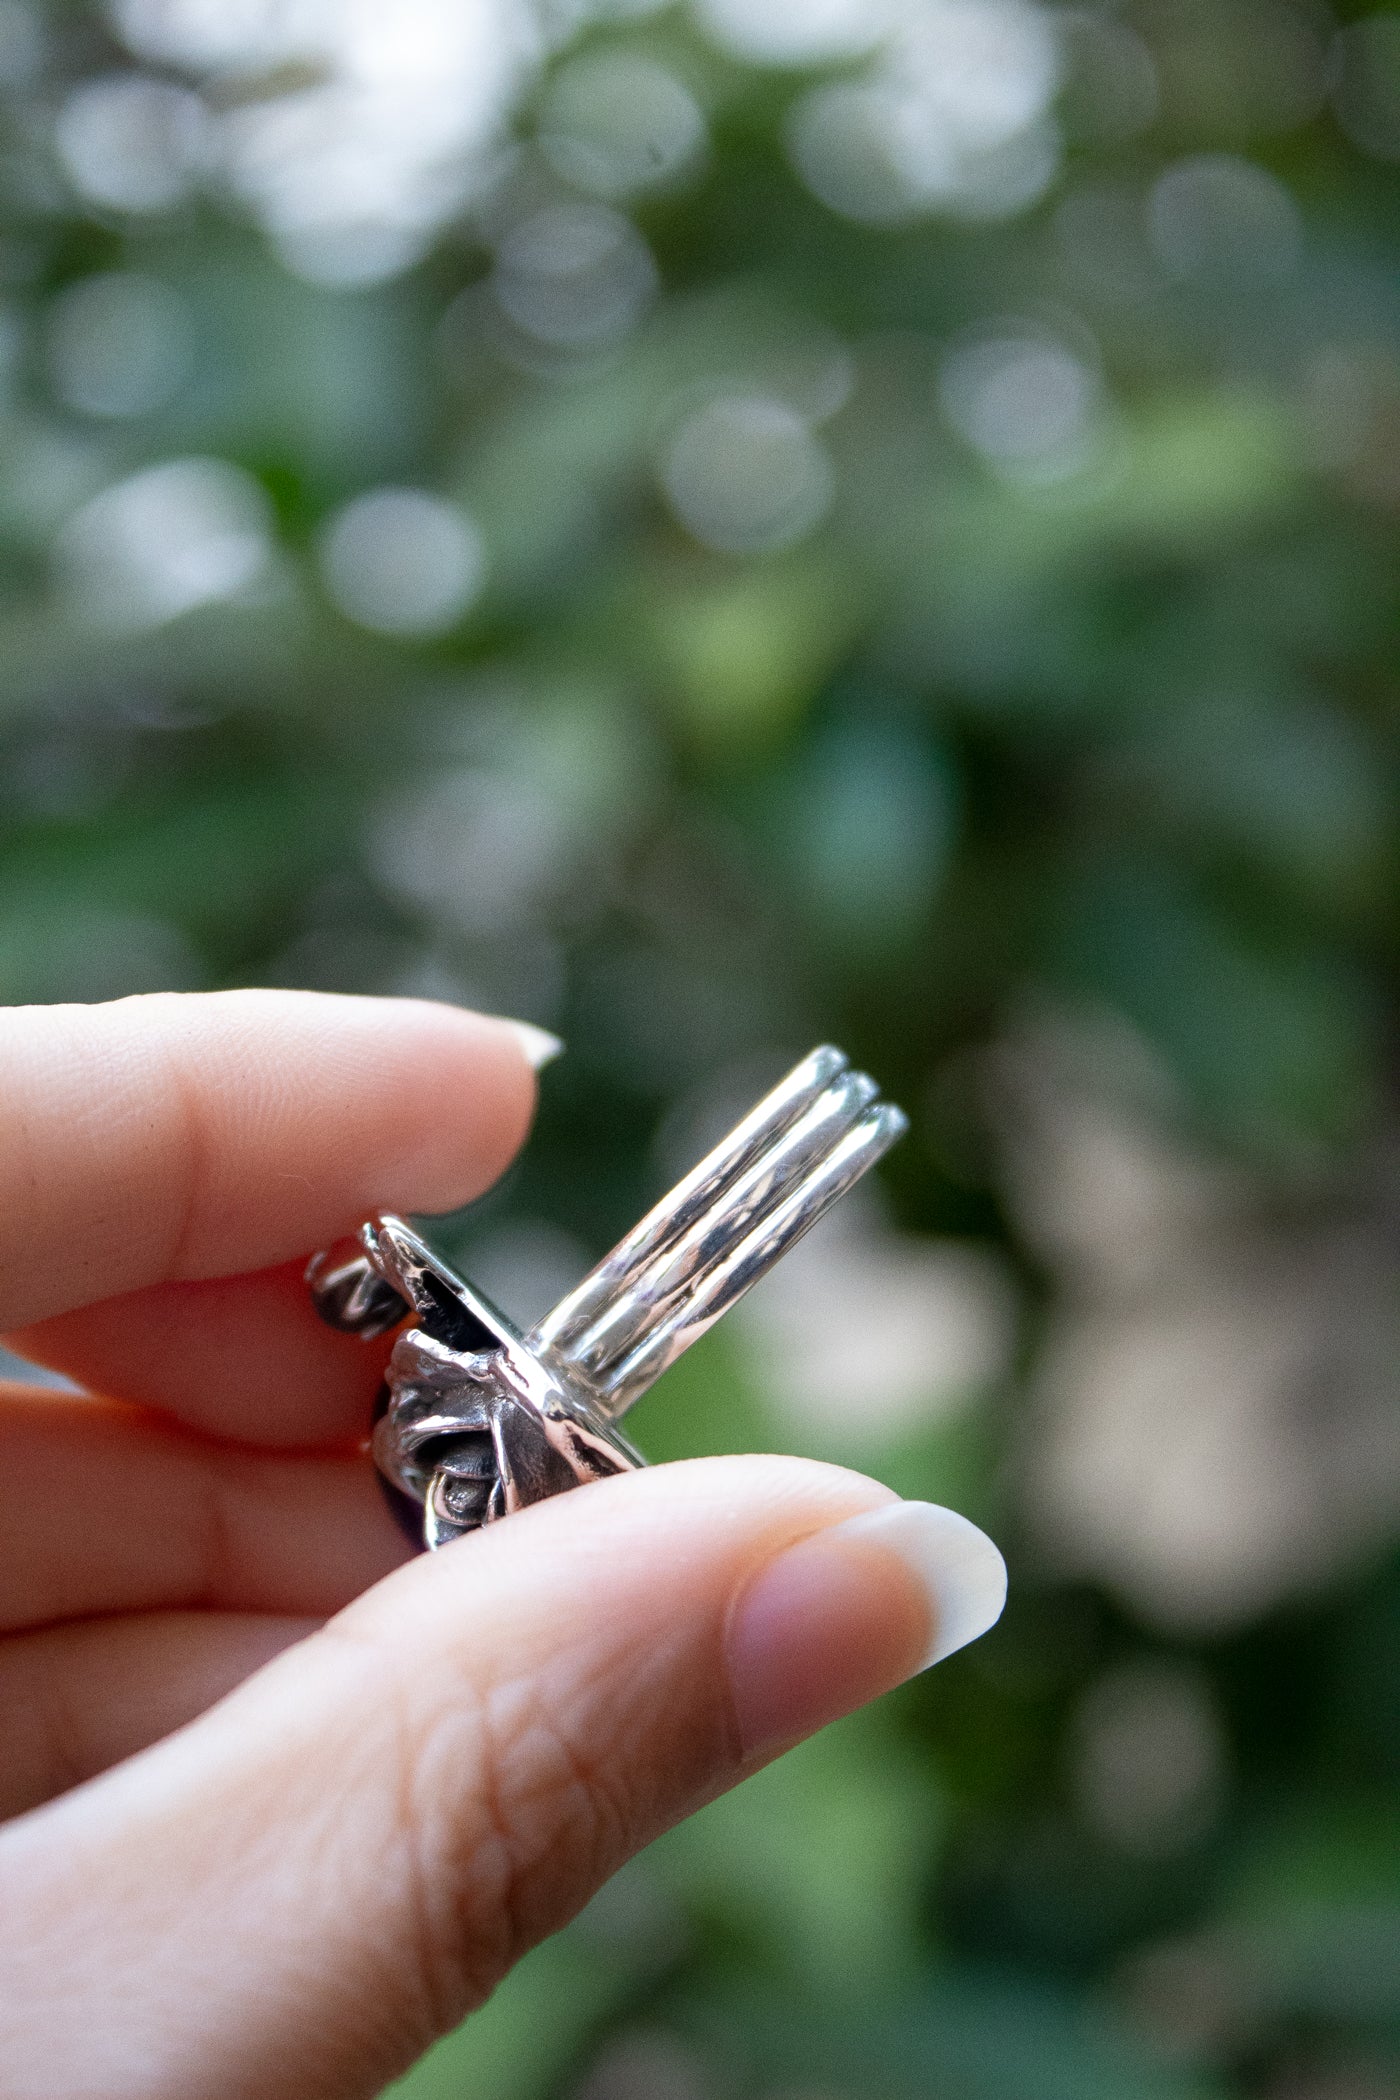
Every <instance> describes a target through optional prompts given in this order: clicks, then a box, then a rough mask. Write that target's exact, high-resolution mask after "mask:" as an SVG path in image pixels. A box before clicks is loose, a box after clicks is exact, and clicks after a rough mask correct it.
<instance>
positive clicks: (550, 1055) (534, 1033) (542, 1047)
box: [506, 1021, 564, 1072]
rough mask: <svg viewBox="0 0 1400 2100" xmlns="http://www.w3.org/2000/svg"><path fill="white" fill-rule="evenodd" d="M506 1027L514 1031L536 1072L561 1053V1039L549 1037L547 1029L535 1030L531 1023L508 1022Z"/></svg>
mask: <svg viewBox="0 0 1400 2100" xmlns="http://www.w3.org/2000/svg"><path fill="white" fill-rule="evenodd" d="M506 1026H507V1027H508V1028H513V1029H514V1030H515V1032H516V1034H517V1036H518V1037H519V1038H520V1047H521V1049H522V1050H523V1051H524V1052H525V1055H526V1058H527V1059H528V1060H529V1062H530V1064H532V1065H533V1066H534V1068H535V1070H536V1071H537V1072H542V1071H543V1070H544V1068H545V1066H546V1065H552V1064H553V1062H554V1060H555V1058H556V1057H558V1056H560V1055H561V1054H562V1052H563V1048H564V1043H563V1039H562V1037H560V1036H557V1035H551V1034H550V1032H549V1030H548V1029H547V1028H537V1027H536V1026H535V1024H534V1022H533V1021H508V1022H507V1023H506Z"/></svg>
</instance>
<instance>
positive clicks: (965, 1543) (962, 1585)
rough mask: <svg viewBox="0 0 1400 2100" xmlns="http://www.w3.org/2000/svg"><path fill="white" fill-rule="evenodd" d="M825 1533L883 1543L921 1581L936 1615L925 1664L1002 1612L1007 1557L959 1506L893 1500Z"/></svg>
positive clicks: (949, 1651)
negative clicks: (963, 1515)
mask: <svg viewBox="0 0 1400 2100" xmlns="http://www.w3.org/2000/svg"><path fill="white" fill-rule="evenodd" d="M826 1536H827V1537H828V1538H849V1539H861V1540H868V1541H869V1543H870V1544H871V1545H872V1546H882V1547H883V1548H884V1549H885V1550H886V1551H887V1552H889V1553H894V1554H897V1555H898V1557H899V1559H900V1560H902V1561H903V1563H904V1565H905V1567H906V1568H908V1570H909V1572H910V1573H911V1575H914V1576H916V1577H917V1578H918V1580H919V1581H920V1582H921V1583H922V1584H923V1587H924V1589H925V1590H926V1591H927V1593H928V1600H929V1605H930V1609H931V1611H932V1616H933V1640H932V1644H931V1646H930V1648H929V1651H928V1654H927V1655H926V1656H925V1657H924V1660H923V1664H922V1667H923V1668H924V1669H928V1667H929V1666H930V1664H932V1663H937V1662H942V1661H943V1659H944V1657H945V1656H947V1655H952V1654H954V1653H956V1651H957V1650H958V1649H959V1648H965V1647H966V1646H967V1644H968V1642H969V1641H975V1640H976V1639H977V1638H978V1636H979V1635H980V1634H984V1633H985V1632H986V1631H987V1629H988V1627H989V1626H995V1624H996V1622H997V1620H998V1619H999V1618H1000V1617H1001V1610H1002V1606H1003V1605H1004V1604H1005V1602H1006V1562H1005V1561H1004V1560H1003V1559H1002V1557H1001V1555H1000V1553H999V1552H998V1551H997V1549H996V1547H995V1546H994V1545H993V1544H992V1541H991V1540H990V1539H989V1538H988V1537H987V1534H986V1532H985V1531H979V1530H978V1528H977V1526H976V1525H975V1524H971V1523H969V1522H968V1520H967V1518H966V1517H960V1516H959V1515H958V1512H957V1511H956V1510H955V1509H944V1508H942V1507H941V1505H940V1504H938V1503H936V1502H891V1503H888V1504H887V1505H886V1506H885V1507H884V1508H883V1509H872V1510H867V1511H866V1513H865V1514H864V1515H863V1516H859V1517H848V1518H847V1519H846V1521H845V1523H844V1524H840V1525H838V1526H836V1527H835V1529H834V1530H833V1531H830V1532H828V1533H827V1534H826Z"/></svg>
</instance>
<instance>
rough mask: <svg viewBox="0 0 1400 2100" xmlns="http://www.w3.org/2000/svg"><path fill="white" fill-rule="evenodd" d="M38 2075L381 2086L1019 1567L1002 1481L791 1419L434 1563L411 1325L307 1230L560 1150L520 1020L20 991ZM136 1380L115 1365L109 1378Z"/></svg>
mask: <svg viewBox="0 0 1400 2100" xmlns="http://www.w3.org/2000/svg"><path fill="white" fill-rule="evenodd" d="M0 1101H3V1103H4V1114H3V1122H2V1123H0V1325H3V1326H4V1327H6V1328H8V1329H10V1330H11V1333H10V1336H9V1339H10V1341H11V1343H12V1345H13V1346H14V1347H15V1348H16V1349H18V1350H19V1351H21V1352H22V1353H23V1354H24V1355H25V1356H27V1357H30V1358H31V1359H35V1360H38V1361H41V1362H44V1363H47V1364H50V1365H53V1366H55V1367H57V1368H58V1369H60V1370H62V1371H65V1372H67V1373H68V1374H69V1375H70V1376H71V1377H72V1378H74V1379H75V1380H76V1381H77V1382H78V1383H80V1384H81V1385H82V1386H83V1387H84V1389H85V1394H84V1396H82V1397H75V1396H73V1395H71V1394H65V1393H61V1392H54V1391H52V1390H45V1389H41V1388H31V1387H27V1386H17V1385H10V1386H4V1387H0V1481H2V1482H3V1486H0V1514H2V1515H3V1537H4V1542H5V1543H4V1557H3V1565H2V1566H0V1614H2V1615H3V1616H0V1632H3V1635H4V1638H3V1640H2V1641H0V1752H2V1753H3V1754H2V1755H0V1789H3V1797H4V1806H5V1809H6V1810H7V1812H9V1813H10V1814H11V1815H12V1816H14V1820H13V1821H11V1822H9V1823H8V1824H7V1825H6V1826H5V1828H4V1829H3V1830H0V2065H3V2078H0V2083H2V2084H3V2090H4V2092H5V2094H6V2096H7V2100H79V2096H82V2100H255V2096H256V2100H266V2096H268V2095H270V2094H276V2095H277V2096H278V2100H311V2096H316V2100H351V2096H359V2095H369V2094H373V2093H375V2092H377V2091H378V2090H379V2089H380V2087H381V2086H382V2085H384V2084H385V2083H386V2082H387V2081H388V2080H389V2079H391V2078H393V2077H394V2076H396V2075H397V2074H398V2073H399V2072H401V2071H402V2070H403V2069H404V2068H405V2066H406V2065H408V2064H409V2063H410V2062H411V2061H412V2060H413V2058H414V2057H415V2056H416V2055H417V2054H418V2053H419V2052H420V2051H421V2050H423V2049H424V2048H426V2047H427V2045H428V2044H429V2043H430V2042H431V2041H433V2040H434V2039H435V2038H436V2037H437V2036H438V2035H439V2034H441V2033H442V2032H444V2031H445V2030H446V2029H447V2028H449V2027H451V2026H452V2025H454V2024H455V2023H456V2022H457V2021H458V2020H460V2019H461V2017H462V2016H463V2014H464V2013H466V2012H467V2011H469V2010H470V2009H471V2008H472V2007H473V2006H475V2005H477V2004H479V2003H480V2002H481V2001H482V1999H483V1998H485V1997H486V1996H487V1994H488V1993H489V1992H490V1991H491V1989H492V1988H493V1986H494V1985H495V1984H496V1982H497V1981H498V1980H499V1979H500V1977H501V1976H502V1975H504V1973H505V1972H506V1970H507V1969H508V1968H509V1967H510V1965H511V1964H512V1963H513V1962H514V1961H515V1960H516V1959H517V1958H518V1957H519V1956H520V1955H521V1954H522V1953H523V1952H524V1951H525V1950H526V1949H527V1948H528V1947H530V1946H531V1945H533V1944H534V1942H535V1941H537V1940H539V1939H540V1938H542V1937H543V1936H544V1935H545V1934H547V1933H549V1932H552V1931H553V1930H554V1929H555V1928H556V1927H558V1926H560V1925H562V1924H563V1923H565V1921H566V1920H567V1919H568V1918H569V1917H571V1916H572V1915H573V1913H574V1912H575V1911H577V1910H578V1908H579V1907H580V1906H581V1905H582V1904H583V1903H584V1902H585V1901H586V1900H587V1898H588V1897H589V1896H590V1895H591V1894H592V1893H593V1891H594V1890H595V1889H596V1888H597V1887H598V1886H599V1884H600V1883H601V1882H602V1881H603V1880H605V1879H606V1877H607V1876H608V1875H609V1874H611V1873H612V1872H613V1871H614V1869H615V1868H617V1867H618V1866H619V1865H620V1864H621V1863H622V1861H623V1860H624V1859H626V1858H627V1856H628V1855H629V1854H630V1853H632V1852H633V1851H635V1850H636V1849H637V1848H638V1847H639V1846H641V1845H644V1844H645V1843H646V1842H647V1840H648V1839H649V1838H651V1837H653V1836H654V1835H655V1834H656V1833H657V1832H658V1831H660V1830H662V1829H663V1828H664V1827H665V1826H666V1825H667V1824H669V1823H671V1822H673V1821H675V1820H676V1819H677V1818H678V1817H680V1816H682V1815H684V1814H685V1813H686V1812H687V1811H688V1810H690V1809H692V1808H694V1807H696V1806H697V1805H698V1804H699V1803H701V1802H702V1801H704V1800H706V1799H707V1798H708V1797H710V1796H712V1795H714V1794H715V1793H717V1792H719V1791H721V1790H722V1789H723V1788H725V1787H728V1786H731V1785H733V1784H734V1783H735V1782H736V1781H737V1780H739V1779H741V1778H742V1777H743V1776H744V1774H745V1773H746V1772H749V1771H752V1770H753V1769H754V1768H755V1767H756V1766H757V1765H759V1764H761V1763H763V1762H765V1761H766V1760H767V1759H768V1758H770V1757H772V1756H773V1755H775V1754H776V1753H777V1752H778V1751H779V1750H781V1749H782V1748H783V1747H784V1746H785V1745H787V1744H789V1743H791V1742H793V1741H795V1740H796V1739H797V1738H798V1737H800V1736H802V1735H804V1734H806V1733H808V1732H809V1731H810V1730H812V1729H814V1728H816V1727H819V1726H820V1725H821V1724H822V1723H823V1722H825V1721H828V1720H831V1719H833V1718H834V1717H835V1716H836V1715H837V1714H839V1713H843V1712H845V1711H847V1710H848V1709H850V1708H851V1707H853V1706H855V1705H857V1704H859V1703H860V1702H861V1701H863V1700H866V1699H869V1698H872V1697H873V1696H875V1695H876V1694H877V1693H878V1692H880V1691H882V1690H884V1689H885V1688H887V1687H888V1686H890V1685H893V1684H895V1683H897V1682H898V1681H899V1680H900V1679H902V1678H904V1677H906V1676H908V1675H909V1674H910V1673H911V1672H913V1671H915V1670H917V1669H919V1668H921V1667H923V1666H924V1665H925V1664H926V1663H927V1662H929V1661H933V1660H936V1659H937V1658H938V1657H939V1656H940V1655H942V1654H945V1653H947V1652H948V1651H949V1650H950V1649H952V1648H953V1647H956V1646H959V1645H961V1644H962V1642H964V1641H966V1640H970V1639H972V1638H973V1637H974V1636H975V1635H976V1634H978V1633H980V1632H982V1631H983V1630H984V1629H985V1627H986V1626H987V1625H989V1624H990V1623H991V1621H992V1620H993V1619H994V1618H995V1617H996V1615H997V1613H998V1611H999V1610H1000V1607H1001V1598H1002V1593H1003V1588H1004V1573H1003V1570H1002V1565H1001V1561H1000V1557H999V1556H998V1554H997V1552H996V1549H995V1548H994V1547H993V1546H992V1545H991V1543H990V1541H988V1540H987V1539H985V1538H984V1537H983V1535H982V1534H981V1533H980V1532H978V1531H976V1530H975V1529H974V1528H973V1527H972V1526H971V1525H970V1524H967V1523H966V1522H965V1521H964V1520H963V1519H962V1518H960V1517H957V1516H954V1515H953V1514H952V1513H951V1512H950V1511H946V1510H936V1509H933V1508H931V1507H930V1506H929V1505H927V1504H920V1503H901V1502H899V1501H897V1500H896V1499H895V1498H894V1497H893V1496H892V1495H891V1494H889V1492H888V1491H887V1490H886V1489H884V1488H881V1487H879V1486H877V1485H876V1484H875V1483H874V1482H872V1481H869V1480H865V1479H861V1478H860V1477H858V1476H857V1475H854V1474H851V1473H846V1472H843V1471H841V1470H839V1469H837V1468H834V1467H828V1466H819V1465H813V1464H809V1463H806V1462H803V1461H799V1460H795V1459H782V1458H736V1459H710V1460H703V1461H699V1462H696V1463H693V1464H688V1465H677V1466H666V1467H658V1468H656V1469H655V1470H654V1471H648V1472H642V1473H634V1474H629V1475H626V1476H624V1477H621V1478H618V1479H614V1480H608V1481H601V1482H598V1483H597V1484H596V1485H593V1486H589V1487H587V1488H585V1489H583V1490H581V1491H579V1492H576V1493H573V1494H569V1495H564V1496H561V1497H559V1498H557V1499H556V1500H554V1501H552V1502H549V1503H545V1504H542V1505H540V1506H538V1507H536V1508H533V1509H529V1510H525V1511H522V1512H521V1513H520V1514H519V1515H517V1516H515V1517H513V1518H511V1519H510V1520H509V1521H508V1522H506V1523H503V1524H499V1525H495V1526H493V1527H491V1528H490V1529H489V1530H486V1531H482V1532H479V1533H476V1534H475V1535H473V1536H471V1537H469V1538H466V1539H463V1540H462V1541H461V1542H460V1543H459V1544H457V1545H454V1546H451V1547H448V1548H447V1549H445V1550H444V1551H443V1552H442V1553H440V1554H436V1555H433V1556H429V1557H418V1558H413V1557H411V1556H410V1552H409V1549H408V1547H407V1546H406V1545H405V1543H404V1541H403V1539H402V1538H401V1536H400V1534H399V1533H398V1531H397V1530H396V1528H395V1526H394V1524H393V1523H392V1521H391V1519H390V1517H389V1515H388V1514H387V1511H386V1509H385V1507H384V1503H383V1500H382V1498H381V1496H380V1493H379V1489H378V1486H377V1483H376V1481H375V1478H374V1475H373V1472H372V1471H371V1468H370V1466H369V1463H368V1461H367V1460H366V1458H365V1457H364V1455H363V1444H362V1440H363V1436H364V1432H365V1428H366V1424H367V1420H368V1414H369V1409H370V1405H371V1401H372V1397H373V1394H374V1390H375V1388H376V1385H377V1383H378V1380H379V1377H380V1373H381V1370H382V1365H383V1361H384V1354H385V1350H386V1348H387V1344H386V1345H383V1346H381V1347H373V1346H366V1345H364V1344H361V1343H359V1342H357V1341H355V1340H353V1339H351V1338H349V1337H346V1336H341V1335H336V1334H333V1333H331V1332H330V1331H329V1330H328V1329H326V1328H323V1327H322V1326H321V1325H320V1323H319V1322H318V1321H317V1320H316V1319H315V1317H314V1315H313V1314H312V1312H311V1310H310V1307H309V1305H308V1302H307V1297H306V1293H305V1290H304V1288H303V1286H302V1282H301V1270H302V1267H303V1264H304V1262H305V1259H306V1256H307V1254H308V1253H309V1251H310V1250H311V1249H312V1248H314V1247H316V1246H318V1245H322V1244H325V1243H326V1242H327V1241H329V1240H333V1239H334V1238H336V1237H337V1236H338V1235H340V1234H343V1233H345V1232H346V1231H348V1230H350V1229H351V1228H353V1227H354V1226H355V1225H356V1224H357V1223H358V1221H359V1220H360V1219H361V1218H363V1217H365V1216H366V1215H368V1214H369V1213H371V1212H372V1211H374V1210H376V1209H380V1208H386V1207H391V1208H395V1209H400V1210H406V1211H425V1210H426V1211H433V1210H444V1209H447V1208H450V1207H453V1206H455V1205H457V1204H460V1203H462V1202H464V1201H466V1200H467V1199H468V1198H470V1197H471V1196H473V1195H475V1194H476V1193H477V1192H478V1191H479V1190H481V1189H482V1188H484V1187H485V1186H486V1185H487V1183H489V1182H490V1181H491V1180H492V1179H493V1177H494V1176H495V1175H496V1174H498V1173H499V1172H500V1170H501V1169H502V1167H503V1166H504V1165H505V1164H506V1162H507V1160H508V1159H509V1158H510V1157H511V1155H512V1153H513V1152H514V1151H515V1149H516V1148H517V1146H518V1145H519V1144H520V1142H521V1140H522V1138H523V1136H524V1133H525V1129H526V1126H527V1124H528V1121H529V1117H530V1114H531V1110H532V1107H533V1101H534V1081H533V1075H532V1073H531V1071H530V1067H529V1063H528V1059H527V1055H526V1050H525V1048H524V1046H523V1044H522V1038H521V1036H520V1034H519V1033H518V1032H517V1031H516V1030H515V1029H514V1028H513V1026H512V1025H511V1024H509V1023H504V1022H498V1021H488V1020H484V1019H481V1018H480V1017H477V1016H474V1015H470V1014H463V1013H458V1012H455V1011H452V1010H450V1009H447V1008H441V1007H435V1006H431V1005H426V1004H419V1003H417V1002H411V1001H397V1000H386V1001H374V1000H359V999H331V998H323V997H317V996H313V995H310V994H300V993H271V992H254V993H227V994H219V995H215V996H213V997H208V998H175V997H158V998H150V999H134V1000H125V1001H122V1002H120V1003H118V1004H116V1005H113V1006H108V1007H93V1008H82V1007H64V1008H51V1009H29V1010H22V1011H16V1010H11V1011H10V1012H8V1013H5V1014H4V1015H3V1016H0ZM89 1393H90V1394H93V1395H101V1396H102V1397H100V1398H99V1397H92V1398H89V1397H86V1394H89Z"/></svg>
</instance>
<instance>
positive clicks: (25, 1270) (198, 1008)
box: [0, 991, 538, 1328]
mask: <svg viewBox="0 0 1400 2100" xmlns="http://www.w3.org/2000/svg"><path fill="white" fill-rule="evenodd" d="M535 1033H536V1034H538V1032H537V1031H536V1032H535ZM529 1041H530V1038H529V1036H528V1035H524V1034H522V1032H521V1030H520V1028H519V1027H518V1026H517V1025H516V1024H513V1023H510V1022H503V1021H495V1020H489V1019H487V1018H485V1017H483V1016H482V1015H480V1014H469V1013H463V1012H461V1011H459V1010H458V1009H457V1008H455V1007H448V1006H436V1005H432V1004H430V1003H429V1002H427V1001H424V1000H415V999H349V998H336V997H332V996H330V995H328V994H324V993H316V992H267V991H250V992H211V993H199V994H188V995H185V994H178V993H157V994H154V995H151V996H149V997H144V998H137V999H120V1000H116V1001H114V1002H113V1003H112V1004H110V1005H107V1006H53V1007H11V1008H9V1009H6V1010H4V1011H3V1012H0V1099H3V1100H4V1102H5V1123H4V1131H3V1136H0V1328H13V1327H19V1326H26V1325H29V1324H31V1323H33V1322H34V1321H36V1320H41V1319H44V1318H47V1317H49V1316H50V1315H52V1314H54V1313H59V1312H64V1311H68V1310H70V1309H71V1308H73V1307H74V1306H78V1305H89V1304H92V1303H94V1302H95V1301H96V1300H98V1299H103V1298H111V1297H116V1296H119V1295H121V1294H122V1293H124V1292H128V1291H133V1290H138V1289H140V1288H141V1287H142V1286H144V1285H147V1284H151V1283H159V1282H166V1281H169V1280H171V1279H178V1278H190V1277H201V1276H216V1275H231V1274H234V1273H236V1272H238V1271H242V1270H247V1269H257V1268H263V1267H268V1266H272V1265H274V1264H276V1263H278V1262H283V1261H288V1260H290V1259H291V1258H292V1257H293V1256H296V1255H301V1254H304V1253H305V1252H306V1250H307V1249H308V1248H311V1247H314V1246H317V1245H319V1244H321V1243H323V1242H324V1241H326V1240H328V1239H333V1238H335V1237H336V1236H337V1235H338V1234H341V1233H344V1232H348V1231H351V1230H353V1229H354V1227H355V1226H356V1225H357V1224H358V1223H359V1221H360V1220H361V1219H362V1218H363V1217H364V1216H365V1215H366V1214H367V1213H368V1212H370V1211H372V1210H376V1209H381V1208H387V1209H393V1210H410V1211H413V1210H420V1211H438V1210H447V1209H450V1208H452V1207H454V1206H455V1205H457V1204H460V1203H464V1202H466V1201H467V1200H468V1199H469V1198H470V1197H472V1196H474V1195H476V1194H478V1193H479V1192H480V1191H481V1190H482V1189H483V1188H485V1187H486V1186H487V1185H488V1184H489V1183H490V1182H491V1181H493V1180H494V1179H495V1178H496V1176H497V1175H498V1174H499V1173H500V1172H501V1170H502V1168H503V1167H504V1166H505V1165H506V1163H507V1161H508V1160H509V1159H510V1158H511V1157H512V1155H513V1154H514V1152H515V1151H516V1149H517V1147H518V1146H519V1144H520V1142H521V1139H522V1138H523V1137H524V1134H525V1129H526V1126H527V1124H528V1122H529V1118H530V1114H531V1110H532V1108H533V1104H534V1098H535V1087H534V1076H533V1073H532V1070H531V1063H530V1057H529V1055H528V1054H527V1046H528V1044H529Z"/></svg>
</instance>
